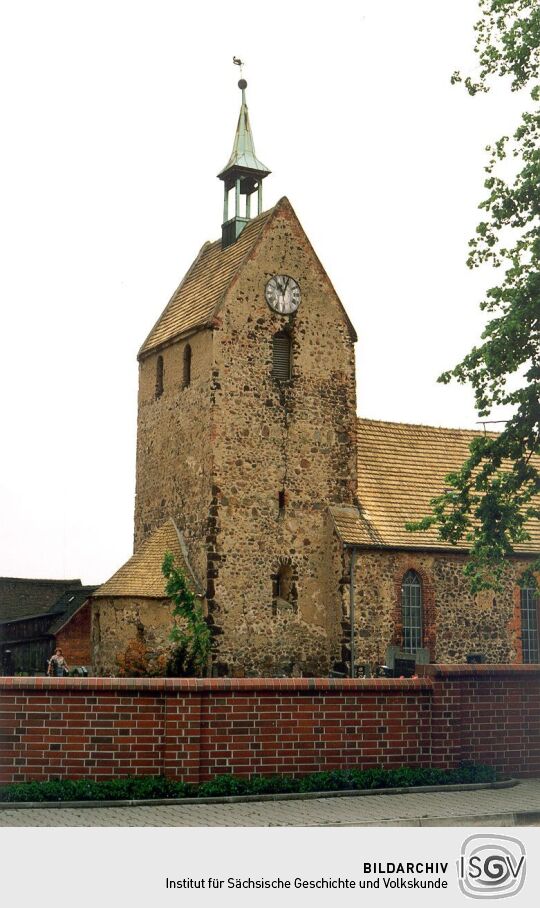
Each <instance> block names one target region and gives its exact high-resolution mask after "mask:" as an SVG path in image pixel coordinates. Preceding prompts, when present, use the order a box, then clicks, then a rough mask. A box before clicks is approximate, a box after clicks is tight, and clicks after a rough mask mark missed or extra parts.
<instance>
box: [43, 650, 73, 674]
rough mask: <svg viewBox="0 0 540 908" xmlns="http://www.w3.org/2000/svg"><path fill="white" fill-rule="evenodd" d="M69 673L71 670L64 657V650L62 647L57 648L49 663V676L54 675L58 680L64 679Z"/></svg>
mask: <svg viewBox="0 0 540 908" xmlns="http://www.w3.org/2000/svg"><path fill="white" fill-rule="evenodd" d="M68 672H69V668H68V666H67V662H66V660H65V659H64V656H63V655H62V650H61V649H60V647H57V648H56V649H55V651H54V653H53V655H52V656H51V658H50V659H49V660H48V661H47V674H48V675H54V677H56V678H63V677H64V675H67V674H68Z"/></svg>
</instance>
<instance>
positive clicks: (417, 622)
mask: <svg viewBox="0 0 540 908" xmlns="http://www.w3.org/2000/svg"><path fill="white" fill-rule="evenodd" d="M401 624H402V628H403V649H404V650H405V652H407V653H414V652H415V650H417V649H420V647H421V646H422V583H421V580H420V577H419V576H418V574H417V573H416V571H407V573H406V574H405V576H404V578H403V581H402V584H401Z"/></svg>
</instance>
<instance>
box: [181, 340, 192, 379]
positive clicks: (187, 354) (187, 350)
mask: <svg viewBox="0 0 540 908" xmlns="http://www.w3.org/2000/svg"><path fill="white" fill-rule="evenodd" d="M190 384H191V346H190V344H186V346H185V347H184V375H183V379H182V387H184V388H188V387H189V385H190Z"/></svg>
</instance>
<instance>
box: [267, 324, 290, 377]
mask: <svg viewBox="0 0 540 908" xmlns="http://www.w3.org/2000/svg"><path fill="white" fill-rule="evenodd" d="M291 346H292V345H291V336H290V334H288V333H287V332H286V331H278V332H277V334H274V336H273V338H272V375H273V377H274V378H276V379H277V380H278V381H288V380H289V379H290V377H291V359H292V357H291Z"/></svg>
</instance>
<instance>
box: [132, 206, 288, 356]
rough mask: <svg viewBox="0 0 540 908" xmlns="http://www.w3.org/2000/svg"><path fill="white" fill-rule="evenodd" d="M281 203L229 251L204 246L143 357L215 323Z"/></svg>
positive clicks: (251, 224)
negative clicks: (226, 298) (223, 302)
mask: <svg viewBox="0 0 540 908" xmlns="http://www.w3.org/2000/svg"><path fill="white" fill-rule="evenodd" d="M279 204H280V203H279V202H278V204H277V205H276V206H275V208H270V209H269V210H268V211H265V212H263V214H261V215H259V216H258V217H256V218H253V220H252V221H250V222H249V223H248V224H247V226H246V227H245V228H244V230H243V231H242V233H241V234H240V236H239V238H238V239H237V241H236V243H232V245H230V246H227V247H226V249H222V248H221V240H216V242H215V243H205V244H204V246H203V247H202V248H201V251H200V252H199V254H198V256H197V258H196V259H195V261H194V262H193V264H192V265H191V267H190V269H189V271H188V272H187V274H186V276H185V277H184V279H183V281H182V283H181V284H180V286H179V287H178V289H177V290H176V291H175V293H174V294H173V296H172V297H171V299H170V301H169V302H168V304H167V306H166V307H165V309H164V310H163V312H162V314H161V315H160V317H159V319H158V320H157V322H156V324H155V325H154V327H153V328H152V330H151V332H150V334H149V335H148V337H147V338H146V340H145V342H144V344H143V345H142V347H141V349H140V350H139V357H141V356H144V355H145V354H146V353H149V352H150V351H151V350H153V349H154V348H155V347H159V346H160V345H161V344H165V343H167V342H168V341H171V340H173V339H174V338H175V337H178V336H179V335H181V334H183V333H184V332H186V331H190V330H192V329H194V328H200V327H202V326H203V325H207V324H209V323H210V322H211V320H212V317H213V315H214V313H215V311H216V309H217V308H218V306H219V304H220V302H221V300H222V299H223V296H224V294H225V292H226V290H227V288H228V287H229V284H230V283H231V281H232V280H233V278H234V277H235V275H236V274H237V272H238V269H239V268H240V265H241V264H242V262H243V261H244V259H245V258H246V257H247V256H248V255H249V253H250V252H251V251H252V249H253V247H254V246H255V243H256V242H257V240H258V239H259V237H260V235H261V233H262V230H263V228H264V226H265V224H267V223H268V221H269V219H270V217H271V215H272V214H273V212H274V211H275V210H276V208H277V207H278V206H279Z"/></svg>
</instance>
